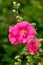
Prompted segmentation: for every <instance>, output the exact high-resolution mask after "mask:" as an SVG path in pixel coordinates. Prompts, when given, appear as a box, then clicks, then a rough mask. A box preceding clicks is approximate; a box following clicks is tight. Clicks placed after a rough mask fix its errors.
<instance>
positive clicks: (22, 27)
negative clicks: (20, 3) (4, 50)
mask: <svg viewBox="0 0 43 65" xmlns="http://www.w3.org/2000/svg"><path fill="white" fill-rule="evenodd" d="M35 34H36V30H35V29H34V27H33V26H32V25H31V23H29V22H27V21H22V22H19V23H17V24H16V25H14V26H10V27H9V40H10V42H11V43H12V44H21V43H26V42H29V43H30V42H31V40H33V38H34V36H35Z"/></svg>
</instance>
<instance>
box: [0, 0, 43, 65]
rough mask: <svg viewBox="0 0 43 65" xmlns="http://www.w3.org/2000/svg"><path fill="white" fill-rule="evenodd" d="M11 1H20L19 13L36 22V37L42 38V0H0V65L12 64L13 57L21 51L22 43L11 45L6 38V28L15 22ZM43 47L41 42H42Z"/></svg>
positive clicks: (27, 19) (31, 21)
mask: <svg viewBox="0 0 43 65" xmlns="http://www.w3.org/2000/svg"><path fill="white" fill-rule="evenodd" d="M13 1H16V2H17V3H20V4H21V6H20V8H19V11H18V12H19V14H20V15H21V16H22V17H24V16H26V18H25V19H24V20H26V21H29V22H30V23H36V25H35V28H36V31H37V37H38V38H43V0H0V65H13V63H14V61H15V59H14V57H15V56H16V55H17V54H19V53H20V52H21V51H22V48H23V47H24V45H22V46H21V45H16V46H14V45H12V44H11V43H10V42H9V40H8V28H9V26H10V25H14V24H15V23H16V21H17V20H16V17H15V16H17V15H16V14H14V13H13V12H12V10H13V8H14V6H13ZM41 47H42V49H43V44H42V46H41Z"/></svg>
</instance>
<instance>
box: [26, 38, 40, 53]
mask: <svg viewBox="0 0 43 65" xmlns="http://www.w3.org/2000/svg"><path fill="white" fill-rule="evenodd" d="M39 47H40V41H39V40H38V39H37V38H35V39H34V40H33V41H32V42H31V43H29V44H27V48H28V52H29V53H35V54H36V53H37V52H38V50H39Z"/></svg>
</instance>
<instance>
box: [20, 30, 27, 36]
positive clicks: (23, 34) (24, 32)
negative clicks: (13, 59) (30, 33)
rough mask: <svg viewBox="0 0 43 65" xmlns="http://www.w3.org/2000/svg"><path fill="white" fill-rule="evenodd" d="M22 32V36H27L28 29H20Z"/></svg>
mask: <svg viewBox="0 0 43 65" xmlns="http://www.w3.org/2000/svg"><path fill="white" fill-rule="evenodd" d="M20 34H21V36H24V37H25V36H26V35H27V31H26V30H24V29H23V30H21V31H20Z"/></svg>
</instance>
